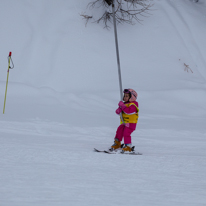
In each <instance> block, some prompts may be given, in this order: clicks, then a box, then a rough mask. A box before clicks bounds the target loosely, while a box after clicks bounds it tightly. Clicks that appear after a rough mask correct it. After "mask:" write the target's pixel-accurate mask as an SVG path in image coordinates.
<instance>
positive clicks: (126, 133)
mask: <svg viewBox="0 0 206 206" xmlns="http://www.w3.org/2000/svg"><path fill="white" fill-rule="evenodd" d="M124 105H125V107H124V108H122V109H121V108H118V109H117V110H116V114H118V115H119V114H120V113H121V112H122V117H123V121H124V124H123V123H122V121H121V118H120V126H119V127H118V128H117V131H116V136H115V139H118V140H119V141H120V142H121V141H122V139H123V137H124V144H131V143H132V140H131V134H132V132H133V131H134V130H135V129H136V125H137V122H138V112H139V108H138V102H136V101H132V102H125V103H124Z"/></svg>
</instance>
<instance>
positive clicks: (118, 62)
mask: <svg viewBox="0 0 206 206" xmlns="http://www.w3.org/2000/svg"><path fill="white" fill-rule="evenodd" d="M114 1H115V0H112V12H113V24H114V36H115V45H116V54H117V66H118V74H119V88H120V98H121V101H122V99H123V95H122V92H123V90H122V77H121V69H120V58H119V47H118V38H117V25H116V18H115V3H114ZM120 117H121V120H122V122H123V124H124V121H123V117H122V112H121V113H120Z"/></svg>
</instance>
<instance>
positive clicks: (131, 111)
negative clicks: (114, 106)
mask: <svg viewBox="0 0 206 206" xmlns="http://www.w3.org/2000/svg"><path fill="white" fill-rule="evenodd" d="M118 105H119V107H120V108H121V109H122V111H123V112H124V113H126V114H135V113H137V108H136V107H135V106H134V105H130V106H129V107H127V106H126V105H125V104H124V103H123V102H122V101H120V102H119V104H118Z"/></svg>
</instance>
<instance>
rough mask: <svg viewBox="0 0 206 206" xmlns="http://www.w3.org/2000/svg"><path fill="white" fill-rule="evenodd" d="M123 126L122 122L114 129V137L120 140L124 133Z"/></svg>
mask: <svg viewBox="0 0 206 206" xmlns="http://www.w3.org/2000/svg"><path fill="white" fill-rule="evenodd" d="M124 128H125V126H124V125H123V124H121V125H120V126H119V127H118V128H117V131H116V136H115V138H114V139H118V140H119V141H120V142H121V141H122V139H123V134H124Z"/></svg>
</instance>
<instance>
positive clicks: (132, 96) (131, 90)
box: [124, 89, 137, 102]
mask: <svg viewBox="0 0 206 206" xmlns="http://www.w3.org/2000/svg"><path fill="white" fill-rule="evenodd" d="M124 93H126V94H131V98H130V99H129V101H130V102H132V101H136V99H137V92H135V91H134V90H133V89H125V90H124Z"/></svg>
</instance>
